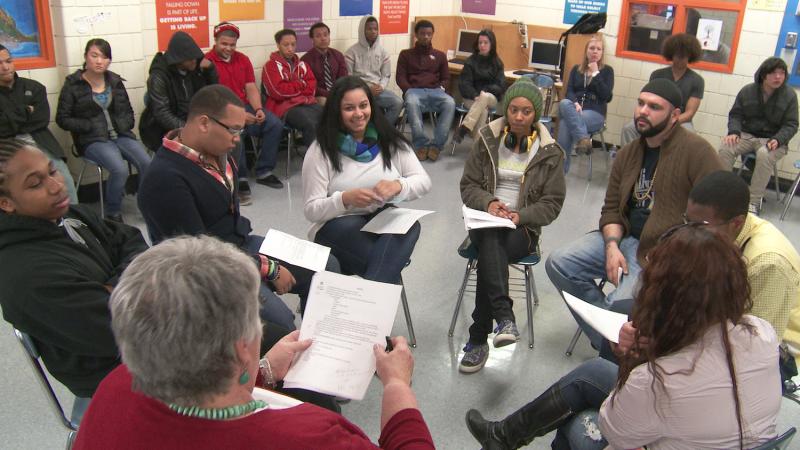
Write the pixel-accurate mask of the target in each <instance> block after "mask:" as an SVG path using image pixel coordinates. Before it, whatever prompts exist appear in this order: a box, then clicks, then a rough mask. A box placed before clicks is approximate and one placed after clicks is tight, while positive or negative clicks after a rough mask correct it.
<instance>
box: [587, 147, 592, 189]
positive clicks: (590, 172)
mask: <svg viewBox="0 0 800 450" xmlns="http://www.w3.org/2000/svg"><path fill="white" fill-rule="evenodd" d="M586 181H587V182H591V181H592V150H589V175H588V176H587V177H586Z"/></svg>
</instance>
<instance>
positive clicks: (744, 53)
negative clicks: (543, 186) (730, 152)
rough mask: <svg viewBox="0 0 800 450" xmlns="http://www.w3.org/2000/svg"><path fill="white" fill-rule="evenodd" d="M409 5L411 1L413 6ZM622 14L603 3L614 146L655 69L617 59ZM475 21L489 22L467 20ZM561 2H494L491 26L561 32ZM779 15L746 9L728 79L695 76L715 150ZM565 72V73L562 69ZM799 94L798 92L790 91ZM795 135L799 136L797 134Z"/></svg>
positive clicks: (703, 126) (702, 126) (614, 4)
mask: <svg viewBox="0 0 800 450" xmlns="http://www.w3.org/2000/svg"><path fill="white" fill-rule="evenodd" d="M412 2H413V0H412ZM453 11H454V14H459V12H460V11H461V0H453ZM621 12H622V0H608V20H607V22H606V28H605V29H604V30H602V31H603V33H604V35H605V39H606V62H607V63H608V64H610V65H611V66H612V67H613V68H614V74H615V80H614V99H613V101H612V102H611V103H610V104H609V105H608V117H607V125H608V132H607V133H606V134H605V136H606V139H607V140H609V141H611V142H614V143H619V133H620V129H621V127H622V125H623V123H625V122H629V121H631V120H632V117H633V108H634V105H635V102H636V98H637V96H638V94H639V91H640V90H641V88H642V86H644V84H645V83H646V82H647V80H648V79H649V77H650V73H651V72H652V71H653V70H654V69H657V68H659V67H664V66H663V65H660V64H655V63H651V62H647V61H639V60H634V59H627V58H617V57H616V56H614V55H615V53H616V48H617V34H618V32H619V20H620V15H621ZM468 15H469V16H474V17H488V16H482V15H471V14H468ZM563 16H564V2H563V1H552V0H497V10H496V13H495V18H496V20H508V21H511V20H514V19H517V20H523V21H525V22H526V23H528V24H530V25H544V26H552V27H565V25H564V24H563V23H562V20H563ZM782 20H783V13H782V12H771V11H761V10H754V9H750V8H749V7H748V8H747V9H746V11H745V16H744V23H743V25H742V31H741V35H740V37H739V48H738V51H737V54H736V65H735V66H734V70H733V73H732V74H728V73H721V72H711V71H706V70H700V71H699V73H700V74H701V75H702V76H703V78H704V79H705V93H704V95H703V101H702V102H701V103H700V109H699V111H698V112H697V114H696V115H695V117H694V126H695V128H696V130H697V132H698V133H700V134H701V135H702V136H703V137H705V138H706V139H708V141H709V142H710V143H711V145H713V146H714V147H715V148H717V147H719V144H720V139H721V138H722V136H724V135H725V134H726V133H727V131H728V129H727V123H728V111H729V110H730V108H731V106H732V105H733V101H734V99H735V97H736V94H737V93H738V92H739V89H741V88H742V86H744V85H745V84H747V83H750V82H752V81H753V75H754V74H755V71H756V69H757V68H758V66H759V65H760V64H761V62H762V61H763V60H764V59H766V58H767V57H769V56H773V52H774V51H775V45H776V44H777V42H778V32H779V31H780V27H781V21H782ZM567 70H569V68H567ZM795 90H796V91H798V89H795ZM799 134H800V133H799ZM798 145H800V138H798V136H795V138H794V139H792V141H791V142H790V144H789V154H788V155H787V156H786V157H785V158H783V160H782V161H781V162H780V164H779V166H778V168H779V170H780V172H781V177H782V178H787V179H794V176H795V173H796V171H795V169H794V167H793V165H792V164H793V163H794V161H795V160H796V159H798V158H800V151H798Z"/></svg>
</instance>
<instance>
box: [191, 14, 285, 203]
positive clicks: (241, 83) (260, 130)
mask: <svg viewBox="0 0 800 450" xmlns="http://www.w3.org/2000/svg"><path fill="white" fill-rule="evenodd" d="M238 40H239V27H237V26H236V25H234V24H232V23H230V22H222V23H220V24H219V25H217V26H215V27H214V47H213V48H212V49H211V50H210V51H209V52H208V53H207V54H206V58H207V59H209V60H210V61H212V62H213V63H214V66H216V68H217V73H218V74H219V83H220V84H221V85H223V86H226V87H227V88H228V89H230V90H232V91H233V92H234V93H235V94H236V95H237V96H239V98H240V99H241V100H242V102H243V103H244V104H245V107H246V110H247V119H246V122H245V123H246V124H247V126H246V127H245V133H246V134H247V135H249V136H253V137H261V152H260V153H259V155H258V161H256V182H257V183H258V184H263V185H265V186H269V187H271V188H275V189H280V188H282V187H283V183H281V180H279V179H278V177H276V176H275V175H274V174H273V173H272V170H273V169H274V168H275V163H276V162H277V159H278V144H279V143H280V140H281V133H282V132H283V123H282V122H281V120H280V119H279V118H278V117H276V116H275V115H274V114H272V113H270V112H269V111H267V110H266V109H264V108H263V107H262V105H261V93H260V92H259V91H258V85H257V84H256V77H255V72H254V71H253V64H252V63H251V62H250V58H248V57H247V55H245V54H244V53H241V52H238V51H236V43H237V41H238ZM236 152H238V153H237V155H238V157H237V158H236V159H237V163H238V165H239V203H240V204H241V205H249V204H250V203H252V200H250V184H249V183H248V181H247V178H248V169H247V157H246V155H245V152H244V149H243V148H242V144H241V141H240V143H239V145H238V147H237V149H236Z"/></svg>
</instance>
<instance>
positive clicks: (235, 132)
mask: <svg viewBox="0 0 800 450" xmlns="http://www.w3.org/2000/svg"><path fill="white" fill-rule="evenodd" d="M207 117H208V118H209V119H211V120H213V121H214V122H216V123H217V125H219V126H221V127H222V128H225V131H227V132H228V133H229V134H230V135H231V136H241V135H242V133H244V128H233V127H229V126H227V125H225V124H224V123H222V122H220V121H219V120H218V119H216V118H214V117H212V116H207Z"/></svg>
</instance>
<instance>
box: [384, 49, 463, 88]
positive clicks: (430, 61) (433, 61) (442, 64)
mask: <svg viewBox="0 0 800 450" xmlns="http://www.w3.org/2000/svg"><path fill="white" fill-rule="evenodd" d="M396 79H397V85H398V86H399V87H400V89H402V90H403V93H405V92H406V91H407V90H409V89H411V88H427V89H436V88H443V89H447V82H448V81H449V80H450V68H449V67H448V65H447V56H446V55H445V54H444V53H442V52H440V51H439V50H436V49H435V48H433V47H432V46H427V47H423V46H421V45H419V44H416V45H414V47H412V48H408V49H405V50H403V51H402V52H400V56H399V57H398V59H397V77H396Z"/></svg>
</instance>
